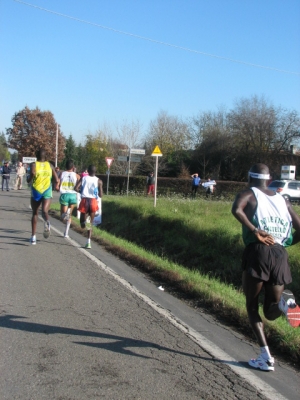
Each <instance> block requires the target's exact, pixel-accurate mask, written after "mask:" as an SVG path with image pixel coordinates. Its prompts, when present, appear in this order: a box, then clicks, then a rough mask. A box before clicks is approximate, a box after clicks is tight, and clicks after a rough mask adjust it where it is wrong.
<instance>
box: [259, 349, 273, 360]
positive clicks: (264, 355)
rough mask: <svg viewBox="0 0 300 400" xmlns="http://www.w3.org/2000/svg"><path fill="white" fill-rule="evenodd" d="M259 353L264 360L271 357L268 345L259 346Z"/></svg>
mask: <svg viewBox="0 0 300 400" xmlns="http://www.w3.org/2000/svg"><path fill="white" fill-rule="evenodd" d="M260 353H261V355H262V358H264V359H265V360H269V358H272V356H271V353H270V350H269V346H263V347H261V348H260Z"/></svg>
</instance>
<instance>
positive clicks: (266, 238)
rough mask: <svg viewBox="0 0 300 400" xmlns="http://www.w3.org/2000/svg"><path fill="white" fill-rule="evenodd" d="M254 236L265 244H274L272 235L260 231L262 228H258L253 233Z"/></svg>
mask: <svg viewBox="0 0 300 400" xmlns="http://www.w3.org/2000/svg"><path fill="white" fill-rule="evenodd" d="M255 236H256V237H257V239H258V240H259V241H260V242H261V243H264V244H265V245H267V246H270V245H272V244H275V240H274V238H273V236H272V235H270V234H269V233H267V232H265V231H262V230H260V229H259V230H258V231H257V232H256V233H255Z"/></svg>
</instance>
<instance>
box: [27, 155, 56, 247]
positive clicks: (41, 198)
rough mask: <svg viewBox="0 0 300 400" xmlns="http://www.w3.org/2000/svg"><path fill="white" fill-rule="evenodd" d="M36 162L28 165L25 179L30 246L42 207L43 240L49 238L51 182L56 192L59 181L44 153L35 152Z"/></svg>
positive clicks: (34, 237) (34, 238)
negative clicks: (28, 198) (29, 198)
mask: <svg viewBox="0 0 300 400" xmlns="http://www.w3.org/2000/svg"><path fill="white" fill-rule="evenodd" d="M36 158H37V160H36V161H35V162H33V163H31V164H30V174H29V176H28V177H27V183H29V184H31V208H32V218H31V228H32V235H31V238H30V244H32V245H35V244H36V226H37V220H38V212H39V208H40V205H42V217H43V219H44V238H45V239H47V238H48V237H49V236H50V221H49V215H48V211H49V208H50V203H51V199H52V181H54V182H55V184H56V185H55V188H56V190H59V179H58V176H57V175H56V172H55V169H54V166H53V165H52V164H50V162H49V161H46V151H45V150H44V149H39V150H38V151H37V152H36Z"/></svg>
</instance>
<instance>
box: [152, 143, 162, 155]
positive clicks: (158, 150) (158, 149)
mask: <svg viewBox="0 0 300 400" xmlns="http://www.w3.org/2000/svg"><path fill="white" fill-rule="evenodd" d="M151 156H153V157H161V156H162V152H161V151H160V148H159V147H158V146H156V147H155V149H154V150H153V152H152V154H151Z"/></svg>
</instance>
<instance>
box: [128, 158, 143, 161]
mask: <svg viewBox="0 0 300 400" xmlns="http://www.w3.org/2000/svg"><path fill="white" fill-rule="evenodd" d="M130 161H131V162H141V161H142V159H141V157H130Z"/></svg>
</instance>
